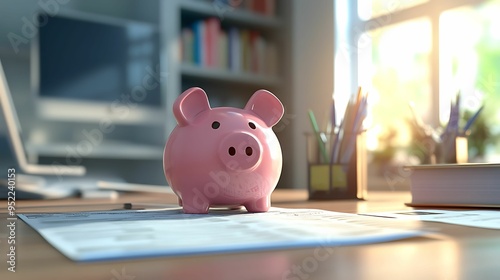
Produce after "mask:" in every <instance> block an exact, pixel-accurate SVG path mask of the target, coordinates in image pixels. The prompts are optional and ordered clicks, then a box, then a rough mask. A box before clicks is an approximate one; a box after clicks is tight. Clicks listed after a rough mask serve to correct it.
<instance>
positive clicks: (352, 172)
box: [306, 132, 367, 200]
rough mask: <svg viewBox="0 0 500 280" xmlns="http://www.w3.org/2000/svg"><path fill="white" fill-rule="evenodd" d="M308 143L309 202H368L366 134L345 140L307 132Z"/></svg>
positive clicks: (334, 135) (355, 135) (352, 136)
mask: <svg viewBox="0 0 500 280" xmlns="http://www.w3.org/2000/svg"><path fill="white" fill-rule="evenodd" d="M338 139H343V141H339V140H338ZM306 140H307V141H306V142H307V143H306V144H307V167H308V191H309V199H311V200H336V199H364V198H365V196H366V187H367V182H366V177H367V163H366V136H365V133H364V132H362V133H358V134H353V135H342V136H341V137H339V136H338V135H337V134H329V135H327V134H326V133H322V132H321V133H319V134H318V133H306ZM335 141H337V142H338V143H336V142H335ZM321 145H323V147H321Z"/></svg>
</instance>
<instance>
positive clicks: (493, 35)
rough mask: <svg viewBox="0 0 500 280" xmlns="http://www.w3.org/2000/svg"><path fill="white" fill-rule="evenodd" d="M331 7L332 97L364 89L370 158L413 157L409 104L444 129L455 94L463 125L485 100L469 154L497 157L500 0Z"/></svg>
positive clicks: (343, 1)
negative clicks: (332, 17) (333, 83)
mask: <svg viewBox="0 0 500 280" xmlns="http://www.w3.org/2000/svg"><path fill="white" fill-rule="evenodd" d="M335 9H336V10H335V16H336V18H335V24H336V26H335V30H336V37H335V38H336V41H335V48H336V50H335V51H336V55H335V58H336V61H335V75H336V77H335V92H334V97H335V94H336V93H337V95H341V94H343V93H344V92H346V91H349V92H350V93H353V92H356V87H357V86H358V85H361V86H363V87H364V88H367V89H368V91H369V92H370V98H369V102H370V108H371V112H370V116H369V118H368V119H367V121H368V122H369V123H368V124H367V126H368V131H367V133H368V135H367V136H368V143H367V146H368V148H369V149H370V150H371V155H372V159H373V160H374V161H375V162H376V163H379V165H382V166H383V165H391V164H394V163H397V164H399V163H403V164H408V163H415V162H418V161H416V160H418V158H415V157H413V156H412V150H411V148H410V147H411V145H412V141H413V134H412V133H414V131H413V132H412V130H414V129H413V128H412V125H411V120H412V118H413V117H412V114H411V110H410V104H413V108H414V111H415V113H416V115H418V116H419V117H421V118H422V120H423V121H424V122H425V123H427V124H429V125H430V126H431V127H433V128H436V129H443V128H444V125H445V124H446V123H447V122H448V118H449V115H450V104H451V102H452V101H453V100H456V96H457V93H460V94H459V95H460V109H461V118H463V119H461V120H460V125H461V126H463V125H464V123H465V122H466V120H467V118H468V117H470V116H471V115H472V114H473V113H474V112H476V111H477V110H479V108H480V107H481V106H482V105H483V104H484V109H483V110H482V112H481V115H480V118H479V119H478V120H476V122H475V123H474V126H473V130H472V133H471V135H470V136H469V137H468V139H469V160H470V161H482V162H485V161H486V162H493V161H495V162H499V161H500V157H499V155H500V144H497V142H500V141H498V138H499V137H500V110H498V109H497V108H499V107H500V106H499V105H500V33H499V32H498V30H500V17H499V16H498V15H500V0H478V1H473V0H464V1H453V0H401V1H392V0H357V1H348V0H337V1H336V4H335ZM344 69H345V71H343V70H344ZM338 72H342V74H338ZM413 160H415V161H413ZM398 161H399V162H398Z"/></svg>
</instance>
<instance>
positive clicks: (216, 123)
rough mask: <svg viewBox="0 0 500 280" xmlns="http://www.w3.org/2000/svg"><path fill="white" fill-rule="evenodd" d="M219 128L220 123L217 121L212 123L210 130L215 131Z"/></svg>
mask: <svg viewBox="0 0 500 280" xmlns="http://www.w3.org/2000/svg"><path fill="white" fill-rule="evenodd" d="M219 126H220V122H218V121H215V122H213V123H212V128H213V129H217V128H219Z"/></svg>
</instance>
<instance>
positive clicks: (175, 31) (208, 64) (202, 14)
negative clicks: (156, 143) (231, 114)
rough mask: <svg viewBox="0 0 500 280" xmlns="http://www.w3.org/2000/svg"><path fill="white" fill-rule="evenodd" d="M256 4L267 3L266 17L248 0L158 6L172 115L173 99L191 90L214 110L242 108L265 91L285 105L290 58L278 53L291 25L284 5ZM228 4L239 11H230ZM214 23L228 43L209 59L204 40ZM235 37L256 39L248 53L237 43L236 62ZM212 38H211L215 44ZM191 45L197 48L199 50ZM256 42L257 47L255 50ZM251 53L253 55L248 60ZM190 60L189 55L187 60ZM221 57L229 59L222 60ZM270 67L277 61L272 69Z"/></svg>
mask: <svg viewBox="0 0 500 280" xmlns="http://www.w3.org/2000/svg"><path fill="white" fill-rule="evenodd" d="M257 1H259V2H261V3H260V4H263V3H264V4H265V3H266V2H269V3H271V6H272V7H271V9H268V10H265V11H264V10H259V11H254V10H252V8H253V7H252V3H251V2H253V1H250V0H242V1H226V0H183V1H162V2H160V19H159V26H160V30H161V32H162V34H164V35H165V38H164V40H163V43H164V44H165V45H164V49H163V50H164V53H165V54H166V57H167V59H166V60H165V61H166V65H165V69H168V72H169V81H168V85H166V87H167V88H166V89H165V92H166V93H167V98H166V99H167V106H168V109H169V110H171V109H170V107H171V104H173V102H174V100H175V98H176V97H177V96H178V95H179V94H181V93H182V92H183V91H184V90H186V89H187V88H189V87H192V86H199V87H202V88H204V89H205V91H206V92H207V94H208V96H209V98H210V102H211V105H212V106H237V107H243V106H244V105H245V103H246V101H247V100H248V98H249V97H250V96H251V94H252V93H253V92H255V91H256V90H258V89H261V88H265V89H268V90H270V91H271V92H273V93H274V94H276V95H277V96H278V97H279V98H280V99H281V100H282V101H284V100H286V96H284V94H283V93H284V92H287V90H286V89H285V87H286V86H285V83H284V77H285V76H286V75H287V73H286V71H284V70H283V69H284V68H285V67H284V65H286V64H287V57H286V52H285V53H280V51H278V50H281V49H282V48H283V46H284V45H285V42H286V40H287V37H286V36H287V34H288V33H289V25H287V24H285V22H286V21H285V19H286V18H287V16H288V12H287V7H286V6H285V3H283V2H282V1H280V0H257ZM257 1H255V2H254V4H255V3H256V2H257ZM230 3H233V5H235V6H231V5H230ZM269 3H268V4H269ZM208 22H210V23H208ZM212 23H214V24H215V27H214V28H213V29H211V30H212V31H213V30H214V29H215V32H216V33H215V34H218V35H220V34H224V35H223V36H225V37H222V38H224V39H223V40H225V41H223V42H224V43H222V47H221V42H220V41H218V39H220V38H221V37H216V38H217V39H216V42H215V44H214V45H212V49H211V50H212V51H213V49H214V48H215V49H216V55H214V56H213V57H212V58H207V57H206V56H207V55H208V53H211V54H212V52H210V50H208V51H207V49H210V47H207V41H210V40H209V39H207V37H203V35H204V36H208V35H206V34H207V33H208V32H209V31H208V30H209V29H210V28H211V27H207V26H208V25H209V24H212ZM196 26H202V27H201V28H200V29H201V30H202V31H201V34H203V35H201V36H200V32H198V33H197V34H196V32H197V31H196V30H195V29H196V28H197V27H196ZM186 31H187V32H189V36H191V37H190V40H191V41H188V42H189V43H190V44H193V45H191V47H186V46H187V44H186V40H185V33H186ZM233 31H236V32H239V34H238V35H239V36H238V35H237V36H238V38H242V37H243V36H244V35H242V34H243V33H245V35H246V36H248V37H252V39H248V38H247V41H246V43H247V44H248V46H247V48H246V49H245V47H242V45H243V44H244V43H243V41H239V42H238V44H239V48H241V49H240V51H241V52H240V53H239V54H236V56H233V55H234V53H235V52H234V50H235V48H234V45H232V43H231V42H232V41H231V40H232V39H234V38H235V37H231V32H233ZM212 34H214V33H212ZM197 35H198V36H200V37H199V38H198V40H196V36H197ZM221 36H222V35H221ZM193 37H194V38H193ZM213 38H214V36H213V35H212V40H213ZM254 39H255V40H254ZM200 40H203V41H201V42H200ZM252 40H253V41H252ZM193 41H194V42H198V45H196V43H193ZM211 42H213V41H211ZM255 42H257V43H256V44H257V45H258V47H255V48H254V47H253V46H255V44H254V43H255ZM224 44H225V45H224ZM237 47H238V46H237ZM266 47H267V49H266ZM196 48H198V50H196ZM200 48H205V49H204V50H202V51H201V52H203V51H205V53H204V54H200ZM271 48H272V50H271V51H269V50H270V49H271ZM256 50H257V51H256ZM197 52H198V55H199V56H201V57H198V58H197V59H196V58H194V57H195V56H196V53H197ZM245 52H246V53H245ZM248 52H250V53H251V55H248ZM186 54H189V55H188V56H189V58H188V59H186V56H187V55H186ZM255 54H256V55H255ZM252 55H254V56H252ZM221 56H226V57H225V58H221ZM236 57H238V58H239V59H238V60H239V64H240V65H234V61H235V60H236V59H235V58H236ZM214 61H215V62H214ZM270 61H273V62H272V64H271V63H270ZM249 64H250V65H249ZM169 116H171V115H169ZM173 127H175V120H174V119H173V117H169V121H168V123H167V131H168V132H169V131H171V129H173Z"/></svg>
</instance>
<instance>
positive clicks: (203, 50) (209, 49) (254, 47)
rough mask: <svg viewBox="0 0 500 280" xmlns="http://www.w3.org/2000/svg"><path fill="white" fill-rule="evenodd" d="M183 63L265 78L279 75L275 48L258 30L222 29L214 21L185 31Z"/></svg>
mask: <svg viewBox="0 0 500 280" xmlns="http://www.w3.org/2000/svg"><path fill="white" fill-rule="evenodd" d="M181 50H182V61H183V62H184V63H187V64H194V65H197V66H199V67H204V68H219V69H223V70H231V71H237V72H249V73H255V74H262V75H276V74H277V50H276V47H275V44H274V43H272V42H270V41H269V40H267V39H266V38H264V36H262V34H260V33H259V32H258V31H256V30H249V29H241V28H237V27H230V28H229V29H228V30H224V29H222V28H221V24H220V20H219V19H218V18H215V17H212V18H208V19H204V20H198V21H196V22H194V23H193V24H191V26H189V27H184V28H183V29H182V35H181Z"/></svg>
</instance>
